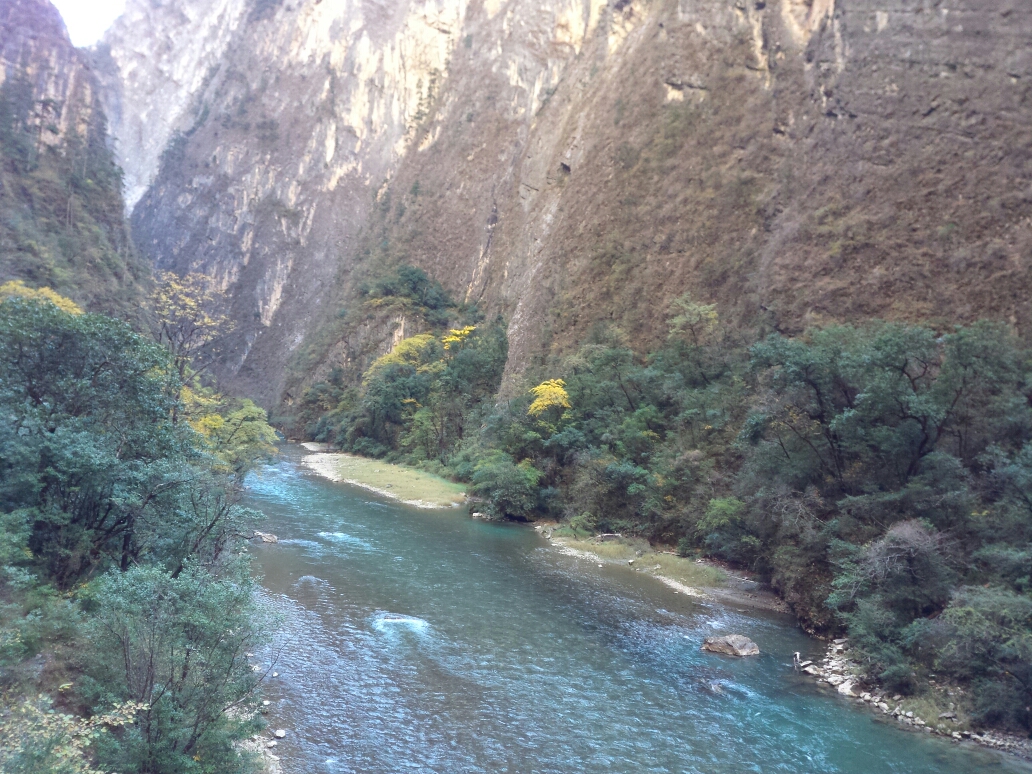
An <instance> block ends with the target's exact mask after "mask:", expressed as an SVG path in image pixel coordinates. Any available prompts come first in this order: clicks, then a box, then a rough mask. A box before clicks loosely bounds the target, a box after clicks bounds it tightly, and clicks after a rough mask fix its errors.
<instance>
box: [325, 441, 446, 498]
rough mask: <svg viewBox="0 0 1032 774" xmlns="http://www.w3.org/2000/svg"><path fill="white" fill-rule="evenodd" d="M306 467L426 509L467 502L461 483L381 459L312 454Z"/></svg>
mask: <svg viewBox="0 0 1032 774" xmlns="http://www.w3.org/2000/svg"><path fill="white" fill-rule="evenodd" d="M305 464H306V465H308V466H309V467H310V468H312V469H313V470H315V471H316V472H317V473H319V474H321V475H323V476H326V477H327V478H329V479H331V480H333V481H344V482H347V483H350V484H357V485H358V486H363V487H366V488H367V489H373V490H375V491H377V492H379V493H381V494H384V495H386V496H388V497H393V498H396V499H398V500H402V501H404V502H407V503H412V504H415V505H421V506H423V507H427V508H451V507H454V506H457V505H461V504H462V503H463V502H464V501H465V499H466V494H465V487H464V486H463V485H462V484H456V483H453V482H451V481H447V480H445V479H443V478H440V477H439V476H435V475H432V474H430V473H426V472H425V471H422V470H416V469H415V468H407V467H404V466H402V465H392V464H390V463H389V462H382V461H380V460H371V459H367V458H365V457H355V456H352V455H350V454H313V455H311V456H308V457H306V458H305Z"/></svg>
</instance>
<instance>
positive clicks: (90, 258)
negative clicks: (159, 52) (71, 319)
mask: <svg viewBox="0 0 1032 774" xmlns="http://www.w3.org/2000/svg"><path fill="white" fill-rule="evenodd" d="M99 91H100V90H99V88H98V85H97V81H96V78H95V77H94V74H93V72H92V71H91V69H90V67H89V65H88V62H87V60H86V58H85V56H84V55H83V54H82V53H81V52H79V51H77V50H76V49H75V48H74V47H73V46H72V44H71V42H70V41H69V39H68V33H67V31H66V30H65V27H64V23H63V22H62V21H61V17H60V15H59V14H58V12H57V11H56V10H55V9H54V7H53V6H51V5H50V3H49V2H48V1H47V0H3V2H0V162H2V163H0V211H2V216H3V217H2V219H0V282H3V281H6V280H9V279H22V280H26V281H28V282H30V283H32V284H36V285H49V286H51V287H54V288H56V289H57V290H59V291H60V292H62V293H65V294H67V295H70V296H72V297H73V298H75V299H76V300H78V301H80V302H81V303H83V304H85V305H87V306H90V307H91V308H94V309H99V310H103V311H107V312H110V313H114V314H118V315H124V316H134V315H135V313H136V310H137V309H138V305H137V304H136V303H135V302H136V300H137V298H138V296H139V277H140V276H143V275H145V273H146V272H145V271H143V269H142V267H141V265H140V263H139V261H138V260H137V258H136V256H135V253H134V252H133V250H132V247H131V244H130V240H129V234H128V231H127V229H126V227H125V223H124V220H123V208H124V205H123V202H122V195H121V173H120V172H119V170H118V168H117V167H116V166H115V164H114V162H113V159H112V157H111V153H110V151H109V150H108V146H107V141H108V137H107V123H106V119H105V116H104V112H103V110H102V108H101V106H100V101H99V96H98V95H99Z"/></svg>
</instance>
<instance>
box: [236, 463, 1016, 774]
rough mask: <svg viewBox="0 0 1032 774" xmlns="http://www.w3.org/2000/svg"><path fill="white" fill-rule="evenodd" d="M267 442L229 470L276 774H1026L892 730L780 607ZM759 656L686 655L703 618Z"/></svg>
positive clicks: (706, 628)
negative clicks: (559, 546) (357, 480)
mask: <svg viewBox="0 0 1032 774" xmlns="http://www.w3.org/2000/svg"><path fill="white" fill-rule="evenodd" d="M303 453H304V452H303V450H301V449H299V448H298V447H293V446H289V447H286V449H285V451H284V454H283V455H282V456H281V458H280V460H279V461H278V462H277V464H275V465H272V466H270V467H268V468H266V469H264V470H263V471H262V472H260V473H259V474H256V475H254V476H252V478H251V479H250V480H249V494H248V498H249V503H250V504H251V505H252V506H254V507H256V508H258V509H260V510H262V511H264V512H265V514H266V515H267V517H268V520H267V522H266V525H265V527H263V529H265V530H268V531H271V532H274V533H275V534H277V535H278V536H279V538H280V542H279V543H278V544H276V545H261V546H257V547H256V548H255V549H254V552H255V555H256V558H257V562H256V564H257V568H258V570H259V571H260V572H261V573H262V575H263V578H264V580H263V585H264V587H265V589H266V593H267V596H268V598H269V600H270V602H271V604H272V605H273V606H274V607H275V608H276V609H277V610H278V611H279V612H280V614H281V615H282V628H281V631H280V632H279V635H278V637H277V643H276V646H275V647H274V649H273V650H272V651H271V652H267V653H262V654H259V655H260V656H261V657H262V660H263V662H264V663H265V664H266V665H268V664H270V663H271V662H272V660H273V659H274V658H275V666H274V669H275V670H276V671H278V673H279V677H277V678H271V679H270V681H269V686H268V698H269V699H271V700H272V707H271V710H272V711H271V713H270V715H269V720H270V726H271V728H284V729H286V730H287V732H288V733H287V736H286V738H285V739H283V740H282V741H281V742H280V743H279V746H278V747H277V748H276V752H277V754H279V755H280V756H281V758H282V766H283V770H284V772H285V774H323V773H326V774H330V773H335V772H354V773H355V774H399V773H401V772H435V773H437V774H466V773H467V772H468V773H472V772H491V773H492V774H493V773H495V772H498V773H502V772H506V773H513V774H515V773H517V772H519V773H521V774H523V773H526V774H531V773H533V774H553V773H554V774H601V773H602V772H608V773H613V774H647V773H648V774H671V773H674V772H676V773H678V774H681V773H685V774H687V773H688V772H693V773H694V772H698V773H699V774H731V773H732V772H734V773H735V774H741V773H743V772H763V773H764V774H767V773H770V774H773V773H774V772H787V773H790V774H805V773H807V772H843V774H845V773H847V772H848V773H849V774H881V773H882V772H885V773H888V772H899V773H900V774H933V773H934V774H945V773H946V772H950V773H951V774H968V773H969V772H970V773H972V774H973V773H974V772H1009V771H1029V770H1030V769H1027V768H1022V767H1019V766H1018V764H1016V763H1015V762H1013V761H1009V760H1007V759H1005V758H1002V757H999V756H996V755H995V754H993V753H989V752H986V751H981V750H975V749H968V748H963V747H961V746H959V745H955V744H951V743H949V742H946V741H943V740H941V739H933V738H930V737H929V736H928V735H924V734H916V733H908V732H904V731H902V730H900V729H897V728H895V727H894V726H893V725H892V724H890V723H886V722H884V721H882V720H881V719H879V718H876V717H875V716H874V715H872V714H871V713H870V712H869V711H868V710H866V709H863V708H858V707H856V706H855V705H854V704H852V703H850V702H849V701H848V700H846V699H843V698H842V697H839V696H838V695H835V694H831V693H829V692H827V691H826V690H821V689H819V688H818V687H817V686H816V685H814V684H813V682H811V681H810V680H807V679H803V678H801V677H799V676H798V675H796V674H795V673H794V672H793V670H792V665H791V661H792V652H793V651H796V650H799V651H802V652H803V653H804V655H807V656H810V657H813V656H816V655H818V654H819V653H820V652H821V649H820V647H819V646H820V644H819V643H816V642H814V641H813V640H810V639H809V638H807V637H806V636H805V635H803V634H802V633H801V632H800V631H799V629H798V628H796V627H795V626H794V625H793V623H792V621H791V620H790V619H789V618H787V617H785V616H780V615H774V614H761V613H756V612H744V611H740V610H736V609H733V608H731V607H727V606H723V605H716V604H699V603H697V602H695V601H693V600H691V599H689V598H687V597H685V596H683V595H680V594H677V593H675V592H673V591H672V590H670V589H668V588H666V587H665V586H663V585H662V584H660V583H659V582H658V581H656V580H654V579H652V578H648V577H645V576H643V575H641V574H638V573H635V572H633V571H632V570H630V569H627V568H624V567H619V566H611V565H606V566H605V567H603V568H599V567H598V566H597V565H596V564H595V563H593V562H590V561H585V560H583V559H578V558H574V557H569V556H564V555H562V554H560V553H559V552H558V551H556V550H554V549H553V548H551V547H549V546H548V544H547V542H546V541H544V540H543V539H542V538H541V537H540V536H538V534H537V533H535V532H534V531H533V530H531V529H528V528H525V527H518V526H509V525H497V524H486V523H483V522H478V521H473V520H470V519H469V518H468V516H467V515H466V513H465V511H461V512H460V511H458V510H455V511H427V510H417V509H415V508H410V507H406V506H401V505H397V504H394V503H391V502H389V501H386V500H380V499H377V498H376V497H375V496H373V495H371V494H369V493H366V492H365V491H363V490H361V489H358V488H355V487H351V486H348V485H343V484H334V483H330V482H328V481H325V480H323V479H320V478H319V477H317V476H316V475H315V474H313V473H311V472H309V471H307V469H305V468H304V467H303V466H302V465H301V457H302V455H303ZM732 632H738V633H742V634H746V635H748V636H749V637H750V638H752V639H753V640H755V641H756V642H757V643H758V644H759V646H760V649H761V651H762V655H760V656H759V657H758V658H751V659H746V660H733V659H729V658H725V657H722V656H715V655H709V654H704V653H702V652H700V650H699V646H700V645H701V643H702V640H703V638H704V637H706V636H709V635H712V634H715V633H732Z"/></svg>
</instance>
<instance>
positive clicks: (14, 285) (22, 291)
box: [0, 280, 82, 314]
mask: <svg viewBox="0 0 1032 774" xmlns="http://www.w3.org/2000/svg"><path fill="white" fill-rule="evenodd" d="M8 298H29V299H32V300H34V301H49V302H50V303H51V304H53V305H54V306H56V307H57V308H58V309H60V310H61V311H62V312H67V313H68V314H82V309H80V308H79V305H78V304H76V303H75V302H74V301H72V300H71V299H70V298H65V297H64V296H62V295H60V294H59V293H55V292H54V291H53V290H51V289H50V288H30V287H29V286H28V285H26V284H25V283H24V282H22V281H21V280H11V281H10V282H6V283H4V284H3V285H0V301H4V300H6V299H8Z"/></svg>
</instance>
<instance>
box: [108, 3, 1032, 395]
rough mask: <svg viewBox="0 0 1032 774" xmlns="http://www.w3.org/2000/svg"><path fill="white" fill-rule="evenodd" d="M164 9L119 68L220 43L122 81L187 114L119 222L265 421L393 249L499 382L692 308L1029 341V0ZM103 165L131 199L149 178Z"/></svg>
mask: <svg viewBox="0 0 1032 774" xmlns="http://www.w3.org/2000/svg"><path fill="white" fill-rule="evenodd" d="M150 6H151V4H150V3H149V2H148V3H143V0H136V2H135V5H134V3H132V2H131V3H130V11H129V12H128V15H127V18H135V17H133V14H134V13H135V14H139V13H140V9H142V8H145V7H150ZM230 6H232V8H230ZM154 7H155V9H156V10H154V11H153V15H152V17H151V19H150V24H151V25H152V27H150V28H146V29H144V28H140V30H141V34H140V35H138V36H137V38H136V39H135V41H134V43H133V45H134V47H135V50H137V51H146V52H152V53H154V54H155V55H156V54H157V52H159V51H162V52H163V51H166V49H167V48H168V46H170V45H176V44H175V43H174V41H178V40H180V39H181V36H179V35H178V34H174V31H176V30H185V29H189V30H200V31H201V32H198V36H199V37H195V36H191V35H187V36H185V37H187V38H188V39H190V40H195V39H197V40H199V39H200V38H204V40H208V41H217V45H216V44H215V43H211V44H210V45H208V44H205V45H204V46H203V50H204V51H205V54H204V56H195V55H194V54H192V53H191V51H192V49H191V48H190V46H189V45H180V46H179V48H177V49H176V51H177V52H178V53H175V55H174V56H173V55H172V54H169V56H172V57H173V58H175V57H176V56H178V57H179V58H178V59H176V62H177V63H178V64H177V67H178V68H179V70H180V71H181V72H182V77H178V78H174V79H168V78H165V79H164V80H162V79H160V78H152V79H150V80H145V81H140V80H139V79H137V80H134V79H133V77H129V76H125V75H124V72H123V78H122V80H121V84H122V85H121V88H122V96H121V99H122V100H123V101H124V104H127V105H128V104H141V99H143V97H141V96H140V95H142V94H144V93H145V92H147V91H148V90H151V92H152V94H151V96H149V97H147V99H149V100H151V101H152V102H153V103H154V104H159V103H160V102H164V103H169V104H175V105H183V104H187V103H189V105H190V109H189V110H188V111H186V113H184V116H186V117H183V118H180V119H177V120H178V124H177V126H179V127H181V134H178V135H175V134H170V135H169V136H170V140H169V142H168V144H167V147H166V148H165V152H164V155H163V160H162V162H161V163H160V168H159V171H158V172H157V174H156V176H155V177H154V183H153V185H152V186H151V187H150V188H149V190H148V192H147V193H146V195H145V196H144V197H143V198H142V199H141V200H140V202H139V204H137V205H136V207H135V209H134V211H133V228H134V233H135V234H136V235H137V238H138V241H139V243H140V244H141V245H142V246H143V249H144V250H145V251H146V252H147V253H148V254H149V255H150V257H151V258H152V259H153V260H154V261H155V262H156V263H157V264H158V265H159V266H161V267H168V268H174V269H176V270H177V271H187V270H201V271H205V272H207V273H209V274H212V275H213V276H216V277H218V278H219V279H220V281H221V283H222V284H223V285H224V286H225V287H226V288H228V289H229V290H230V292H231V294H232V297H233V299H234V300H233V312H232V313H233V316H234V318H235V319H236V321H237V330H236V334H235V336H236V340H235V341H234V342H233V347H232V355H231V356H230V357H229V359H228V360H227V362H226V363H225V364H224V366H223V368H222V374H221V375H222V376H223V378H224V379H227V380H229V382H230V383H232V384H234V385H235V386H236V387H237V388H238V389H241V390H244V391H246V392H248V393H250V394H253V395H255V396H256V397H258V398H260V399H261V400H263V401H264V402H265V403H266V404H270V405H271V404H274V403H276V402H277V401H278V400H279V399H280V397H281V395H282V390H283V388H284V386H285V385H286V384H287V383H288V376H287V365H288V363H289V362H291V361H293V362H295V363H301V364H303V372H302V373H300V374H298V375H296V376H293V377H289V382H290V384H291V387H290V389H289V393H290V394H297V391H298V389H300V388H301V387H302V386H303V383H304V382H306V381H307V380H308V378H309V377H310V376H311V374H313V373H325V372H326V371H327V370H328V369H329V368H330V367H331V366H333V365H335V364H339V363H340V362H342V361H345V360H347V358H348V357H349V355H348V354H347V351H346V350H347V346H346V345H337V346H334V344H335V342H333V341H332V336H329V337H328V336H326V335H322V336H320V335H319V332H320V331H326V330H328V328H327V326H328V325H332V321H333V320H334V318H335V316H336V315H337V314H338V312H339V310H340V308H341V306H342V305H346V304H347V303H348V299H349V298H351V294H352V293H353V292H354V286H355V278H356V277H358V276H367V275H368V274H369V273H370V272H371V273H373V274H375V273H376V272H378V271H380V270H381V269H380V268H378V265H379V263H382V264H383V265H384V266H389V265H390V264H392V263H394V262H397V261H405V262H408V263H411V264H414V265H416V266H419V267H421V268H424V269H426V270H427V272H428V273H430V274H431V275H432V276H433V277H434V278H436V279H439V280H440V281H441V282H442V283H444V285H445V286H446V287H447V288H448V289H449V291H450V292H451V293H452V294H453V295H455V296H457V297H458V298H460V299H465V300H466V301H467V302H476V303H478V304H479V306H480V308H481V309H482V310H483V311H485V312H488V313H490V314H493V313H495V312H500V313H502V314H504V315H505V316H506V317H507V319H508V320H509V328H510V330H509V333H510V340H511V343H512V346H511V350H510V362H509V375H510V379H512V378H515V377H517V376H518V375H519V374H520V373H522V372H523V370H524V369H525V368H526V367H527V366H528V365H529V364H531V363H533V362H536V361H537V360H538V359H539V358H541V357H546V356H547V355H548V354H550V353H559V352H563V351H567V350H568V349H569V348H570V347H571V346H572V345H573V344H575V343H576V342H577V341H579V340H582V339H583V337H584V336H585V335H586V334H587V333H588V332H589V331H590V330H591V328H592V326H594V325H595V324H596V323H598V322H600V321H606V322H616V323H617V324H619V325H620V326H621V327H622V328H624V329H625V330H626V332H627V333H628V334H629V335H630V337H631V339H632V341H634V342H636V343H637V346H639V347H642V348H644V347H647V346H648V345H649V344H650V343H651V342H654V341H656V340H657V339H658V337H660V336H662V335H664V333H665V327H664V320H665V317H666V315H667V305H668V302H669V301H670V300H671V299H672V298H675V297H677V296H679V295H681V294H682V293H684V292H686V291H690V292H692V293H693V294H694V295H695V296H696V297H698V298H699V299H701V300H703V301H707V302H717V303H718V305H719V307H720V312H721V317H722V318H723V319H725V320H727V321H729V322H731V323H733V324H735V325H738V326H755V325H762V326H765V327H768V328H774V329H779V330H784V331H789V332H791V331H796V330H799V329H800V328H801V327H802V326H805V325H806V324H809V323H812V322H821V321H831V320H853V319H865V318H869V317H874V316H882V317H889V318H894V319H907V320H930V321H932V322H934V323H936V324H952V323H953V322H955V321H965V320H971V319H975V318H977V317H981V316H989V317H993V318H996V319H1001V320H1005V321H1008V322H1010V323H1012V324H1013V325H1015V326H1017V328H1018V329H1020V330H1022V331H1026V330H1027V329H1028V326H1029V324H1030V322H1032V321H1030V319H1029V309H1028V305H1027V302H1026V300H1025V299H1024V296H1023V293H1022V288H1023V287H1027V286H1028V282H1029V280H1030V279H1032V277H1030V260H1032V231H1030V226H1029V223H1030V221H1029V218H1030V216H1032V147H1030V145H1032V136H1030V135H1029V133H1028V132H1027V126H1028V125H1029V123H1030V118H1032V116H1030V113H1032V102H1030V91H1029V84H1030V83H1032V59H1030V53H1029V52H1030V51H1032V45H1030V44H1032V11H1030V9H1028V8H1026V7H1024V6H1023V5H1021V4H1019V3H1013V2H1005V0H939V1H938V2H935V3H931V4H930V3H925V2H916V1H914V2H912V1H911V0H896V1H894V2H892V3H886V2H884V1H883V0H877V1H876V0H838V1H837V2H833V1H832V0H813V2H811V3H802V2H798V1H797V0H770V1H769V2H749V3H745V2H741V0H681V1H680V2H669V1H667V2H662V1H657V2H651V3H644V2H641V1H640V0H635V1H634V2H627V0H620V1H619V2H616V3H614V4H604V3H600V2H598V0H582V1H581V2H570V1H569V0H564V1H562V2H560V1H558V0H555V1H553V2H549V3H547V4H544V5H542V4H535V3H530V2H526V0H509V1H508V2H499V1H498V0H489V1H488V2H469V3H466V2H460V0H440V2H429V3H422V4H419V3H414V2H392V3H389V4H378V3H371V2H348V1H345V0H340V1H339V2H317V0H292V1H290V2H273V1H271V0H269V1H264V0H263V2H252V3H250V4H249V5H247V6H246V7H244V6H242V5H240V4H236V5H233V4H231V3H227V2H221V0H220V2H214V0H206V1H202V0H191V2H189V3H186V4H185V5H182V6H177V7H176V8H173V7H172V6H171V5H170V4H163V3H158V4H156V5H155V6H154ZM134 8H135V9H136V10H133V9H134ZM191 9H192V10H191ZM186 17H189V18H188V20H187V21H184V18H186ZM183 25H192V26H185V27H184V26H183ZM149 29H153V30H155V32H154V33H151V32H149V31H148V30H149ZM159 33H160V34H159ZM125 40H126V35H125V33H124V32H122V33H118V34H115V35H113V36H112V38H111V39H110V40H109V41H108V42H109V45H110V48H111V57H112V59H113V60H114V61H116V62H119V61H126V54H125V47H126V45H127V44H126V43H125ZM197 45H198V46H200V45H201V44H200V43H198V44H197ZM217 52H221V53H217ZM162 56H164V54H162ZM137 58H139V56H138V57H137ZM210 62H214V64H213V65H212V66H210V67H209V63H210ZM172 69H175V68H172ZM196 84H200V85H199V86H197V85H196ZM158 95H160V98H159V96H158ZM126 136H128V135H126ZM119 141H120V145H124V144H125V142H126V140H125V139H124V137H123V136H120V137H119ZM152 156H153V154H152V155H151V157H149V158H152ZM122 163H123V164H125V165H126V168H127V169H128V170H129V172H128V174H129V176H130V178H133V179H139V180H145V179H147V176H148V174H149V173H148V170H149V169H151V167H148V166H147V164H150V163H151V162H149V161H148V162H147V163H142V162H141V163H140V165H139V169H135V168H134V167H133V165H134V164H136V162H135V161H133V159H132V158H129V157H124V158H123V161H122ZM374 201H375V203H376V206H375V207H374V206H373V205H374ZM371 260H372V261H374V262H376V265H371V264H370V261H371ZM306 338H307V340H308V342H309V346H308V347H307V349H308V352H307V353H306V357H304V358H300V357H299V353H301V352H302V349H304V348H303V347H302V343H303V342H305V341H306ZM381 338H382V339H383V340H384V342H385V346H389V341H390V340H391V334H390V331H389V330H387V328H384V330H383V331H381ZM317 339H318V341H317ZM320 361H321V367H320V366H319V365H318V364H319V362H320ZM313 363H314V364H315V365H313Z"/></svg>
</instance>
